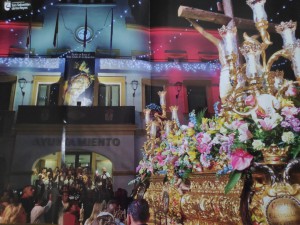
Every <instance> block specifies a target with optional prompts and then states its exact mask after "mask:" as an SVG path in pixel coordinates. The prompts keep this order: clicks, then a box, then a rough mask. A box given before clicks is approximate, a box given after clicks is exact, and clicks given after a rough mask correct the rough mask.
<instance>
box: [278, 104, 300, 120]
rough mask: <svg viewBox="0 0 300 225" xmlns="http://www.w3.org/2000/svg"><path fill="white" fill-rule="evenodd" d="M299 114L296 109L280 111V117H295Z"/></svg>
mask: <svg viewBox="0 0 300 225" xmlns="http://www.w3.org/2000/svg"><path fill="white" fill-rule="evenodd" d="M298 112H299V110H298V108H296V107H288V106H286V107H284V108H283V109H282V110H281V115H283V116H288V117H289V116H295V115H297V114H298Z"/></svg>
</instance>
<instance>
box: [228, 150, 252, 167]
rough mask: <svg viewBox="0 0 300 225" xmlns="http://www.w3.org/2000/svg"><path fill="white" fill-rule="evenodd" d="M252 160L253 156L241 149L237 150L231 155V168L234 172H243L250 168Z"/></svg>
mask: <svg viewBox="0 0 300 225" xmlns="http://www.w3.org/2000/svg"><path fill="white" fill-rule="evenodd" d="M252 159H253V155H251V154H249V153H248V152H246V151H244V150H243V149H240V148H237V149H236V150H235V152H233V153H232V155H231V165H232V168H233V169H234V170H244V169H246V168H247V167H249V166H250V163H251V161H252Z"/></svg>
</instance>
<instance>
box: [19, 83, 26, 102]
mask: <svg viewBox="0 0 300 225" xmlns="http://www.w3.org/2000/svg"><path fill="white" fill-rule="evenodd" d="M18 83H19V87H20V89H21V92H22V105H23V101H24V96H25V91H24V88H25V87H26V84H27V80H26V79H25V78H19V79H18Z"/></svg>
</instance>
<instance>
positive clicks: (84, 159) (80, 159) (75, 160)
mask: <svg viewBox="0 0 300 225" xmlns="http://www.w3.org/2000/svg"><path fill="white" fill-rule="evenodd" d="M91 156H92V155H91V153H80V152H73V153H67V154H66V166H67V167H70V166H71V165H73V167H74V168H77V167H82V168H91V161H92V157H91Z"/></svg>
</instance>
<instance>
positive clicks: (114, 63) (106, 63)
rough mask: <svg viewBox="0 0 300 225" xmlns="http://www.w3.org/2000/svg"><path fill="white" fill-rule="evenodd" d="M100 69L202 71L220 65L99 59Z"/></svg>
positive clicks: (216, 61) (217, 69)
mask: <svg viewBox="0 0 300 225" xmlns="http://www.w3.org/2000/svg"><path fill="white" fill-rule="evenodd" d="M99 67H100V70H101V69H102V70H105V69H119V70H137V71H148V72H155V73H157V72H162V71H169V70H173V69H176V70H180V71H185V72H194V73H197V72H203V71H210V72H212V71H214V72H215V71H219V70H220V68H221V65H220V63H219V61H218V60H214V61H212V62H207V63H186V62H163V63H159V62H145V61H142V60H129V59H100V63H99Z"/></svg>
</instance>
